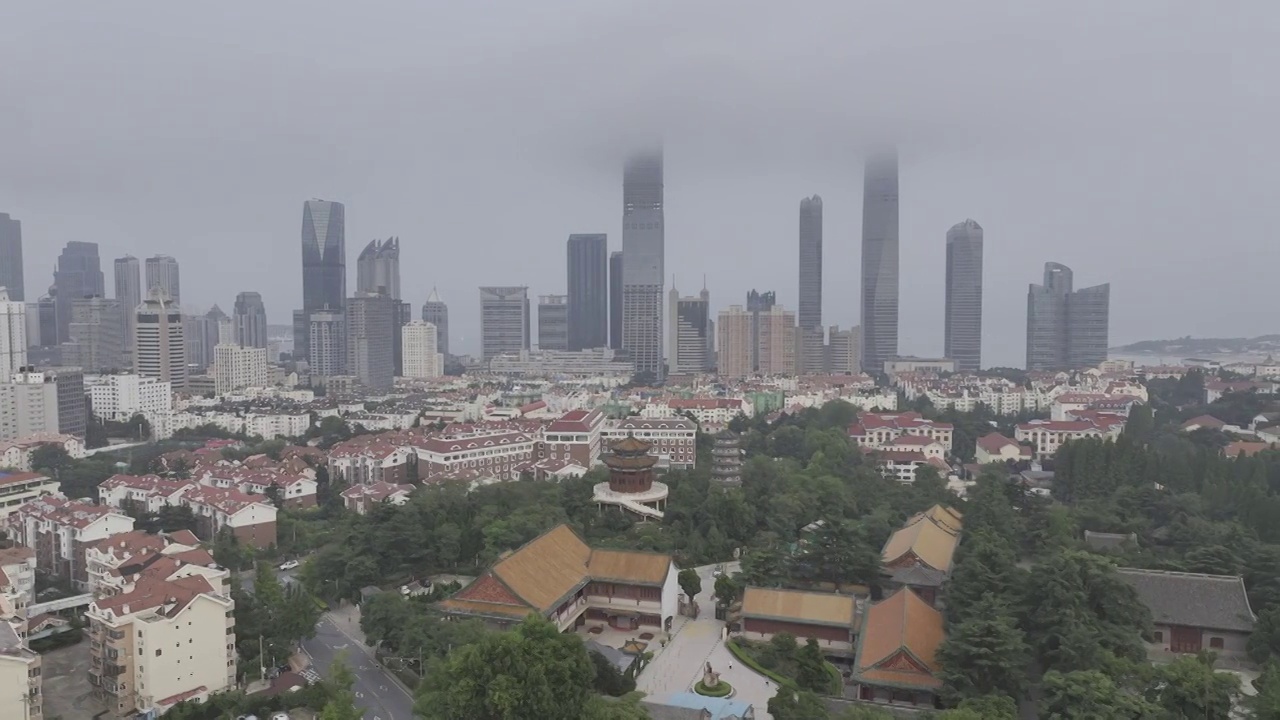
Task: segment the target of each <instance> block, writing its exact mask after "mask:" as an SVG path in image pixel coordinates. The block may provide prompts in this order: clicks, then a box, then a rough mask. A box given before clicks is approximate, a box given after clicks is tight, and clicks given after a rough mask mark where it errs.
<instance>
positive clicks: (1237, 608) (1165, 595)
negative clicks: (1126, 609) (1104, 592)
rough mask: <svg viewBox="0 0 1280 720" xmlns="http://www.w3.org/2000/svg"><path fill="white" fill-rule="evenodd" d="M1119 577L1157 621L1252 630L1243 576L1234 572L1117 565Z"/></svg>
mask: <svg viewBox="0 0 1280 720" xmlns="http://www.w3.org/2000/svg"><path fill="white" fill-rule="evenodd" d="M1118 570H1119V573H1120V577H1121V579H1123V580H1124V581H1125V582H1127V583H1129V584H1130V585H1132V586H1133V588H1134V589H1135V590H1137V591H1138V597H1139V598H1141V599H1142V602H1143V603H1145V604H1146V606H1147V607H1148V608H1150V609H1151V616H1152V619H1154V620H1155V622H1156V624H1157V625H1185V626H1187V627H1198V628H1212V629H1215V630H1231V631H1235V632H1252V631H1253V623H1254V620H1255V617H1254V615H1253V611H1252V610H1251V609H1250V608H1249V597H1248V595H1246V594H1245V590H1244V580H1243V579H1241V578H1240V577H1239V576H1237V575H1203V574H1200V573H1184V572H1170V571H1167V570H1139V569H1137V568H1119V569H1118Z"/></svg>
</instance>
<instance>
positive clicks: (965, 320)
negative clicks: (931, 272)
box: [943, 220, 982, 372]
mask: <svg viewBox="0 0 1280 720" xmlns="http://www.w3.org/2000/svg"><path fill="white" fill-rule="evenodd" d="M946 294H947V300H946V311H945V312H946V317H945V318H944V323H943V324H944V326H945V328H944V338H943V355H946V356H947V357H949V358H951V359H952V360H955V361H956V369H957V370H959V371H961V372H974V371H976V370H978V369H979V368H980V367H982V226H981V225H979V224H978V223H977V222H975V221H973V220H965V221H964V222H962V223H957V224H956V225H953V226H952V227H951V229H950V230H948V231H947V286H946Z"/></svg>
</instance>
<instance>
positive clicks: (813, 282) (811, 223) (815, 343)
mask: <svg viewBox="0 0 1280 720" xmlns="http://www.w3.org/2000/svg"><path fill="white" fill-rule="evenodd" d="M796 319H797V321H798V322H799V330H798V331H797V332H798V334H799V337H800V356H799V357H798V358H797V365H798V369H799V370H801V371H802V372H807V373H812V372H821V371H822V367H823V365H825V364H826V363H825V361H824V359H823V354H824V351H825V348H824V347H823V343H822V198H820V197H818V196H817V195H814V196H813V197H807V198H805V199H803V200H801V201H800V303H799V306H798V310H797V312H796Z"/></svg>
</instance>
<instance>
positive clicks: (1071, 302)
mask: <svg viewBox="0 0 1280 720" xmlns="http://www.w3.org/2000/svg"><path fill="white" fill-rule="evenodd" d="M1110 311H1111V285H1110V284H1102V285H1095V286H1093V287H1088V288H1084V289H1082V290H1074V289H1073V278H1072V273H1071V268H1069V267H1067V266H1066V265H1062V264H1060V263H1054V262H1050V263H1045V264H1044V284H1043V285H1035V284H1032V285H1031V286H1030V287H1029V288H1028V289H1027V369H1028V370H1072V369H1079V368H1087V367H1094V366H1096V365H1098V364H1100V363H1101V362H1102V361H1103V360H1106V359H1107V340H1108V327H1109V322H1110Z"/></svg>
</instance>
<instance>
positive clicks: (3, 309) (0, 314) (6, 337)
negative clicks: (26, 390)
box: [0, 287, 27, 379]
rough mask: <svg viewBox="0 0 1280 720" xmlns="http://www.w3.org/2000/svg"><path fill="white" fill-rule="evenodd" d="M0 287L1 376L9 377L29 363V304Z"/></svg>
mask: <svg viewBox="0 0 1280 720" xmlns="http://www.w3.org/2000/svg"><path fill="white" fill-rule="evenodd" d="M11 298H12V296H11V295H10V294H9V289H8V288H5V287H0V378H3V379H8V378H9V377H11V376H12V375H13V374H14V373H16V372H18V370H19V369H20V368H23V367H26V365H27V304H26V303H24V302H20V301H18V300H13V299H11Z"/></svg>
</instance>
